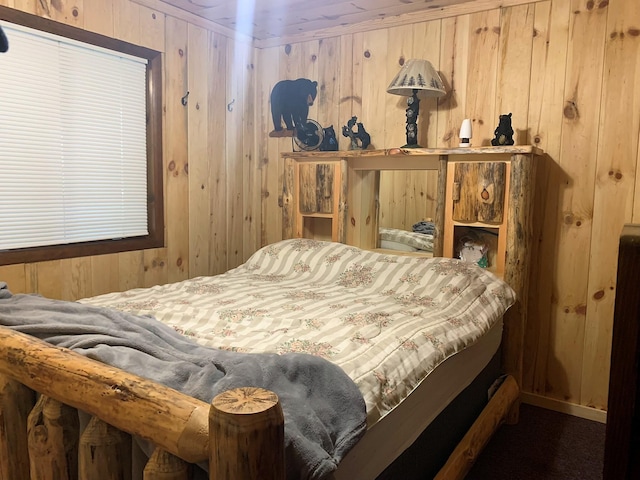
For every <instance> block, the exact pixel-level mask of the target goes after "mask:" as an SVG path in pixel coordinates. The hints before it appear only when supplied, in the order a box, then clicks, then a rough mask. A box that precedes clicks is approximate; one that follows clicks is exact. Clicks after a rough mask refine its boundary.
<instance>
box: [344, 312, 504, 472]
mask: <svg viewBox="0 0 640 480" xmlns="http://www.w3.org/2000/svg"><path fill="white" fill-rule="evenodd" d="M501 339H502V322H501V321H500V322H498V323H496V324H495V325H494V326H493V327H492V328H491V329H490V330H489V332H488V333H487V334H486V335H484V336H482V337H481V338H479V339H478V341H477V342H476V343H475V344H473V345H471V346H469V347H468V348H466V349H465V350H463V351H461V352H459V353H457V354H455V355H453V356H451V357H449V358H448V359H447V360H445V361H444V362H442V363H441V364H440V365H439V366H438V367H436V368H435V369H434V370H433V371H432V372H431V373H430V374H429V375H428V376H426V377H425V378H424V379H423V380H422V382H420V384H419V385H418V386H417V387H416V388H415V389H414V390H413V391H412V392H411V394H410V395H409V396H408V397H407V398H406V399H404V401H403V402H402V403H401V404H399V405H398V406H396V408H394V409H393V410H392V411H391V412H389V413H388V414H387V415H386V416H385V417H384V418H383V419H381V420H380V421H378V422H377V423H375V424H374V425H372V426H370V427H369V429H368V430H367V433H366V434H365V436H364V437H363V438H362V439H361V440H360V441H359V442H358V444H356V446H355V447H354V448H353V449H352V450H351V451H350V452H349V453H348V454H347V455H346V457H345V458H344V459H343V460H342V461H341V462H340V465H339V466H338V470H337V471H336V473H335V474H334V477H333V478H334V479H335V480H348V479H353V478H357V479H358V480H368V479H371V480H373V479H375V478H377V477H378V476H379V475H380V474H381V473H382V472H383V471H384V469H385V468H386V467H387V466H388V465H390V464H391V463H392V462H393V461H394V460H395V459H396V458H398V457H399V456H400V455H401V454H402V453H403V452H404V451H405V450H406V449H407V448H409V447H410V446H411V445H412V444H413V443H414V442H415V441H416V440H417V439H418V437H419V436H420V435H421V434H422V433H423V432H424V431H425V429H427V427H428V426H429V425H430V424H431V423H432V422H433V421H434V420H435V419H436V418H437V417H438V415H440V414H441V412H443V411H444V410H445V408H446V407H447V406H448V405H450V404H451V401H452V400H453V399H454V398H456V397H457V396H458V395H460V394H461V392H463V390H465V388H467V387H468V386H469V385H470V384H471V383H472V382H473V381H474V379H475V378H476V377H477V376H478V375H479V374H480V373H481V371H482V370H483V369H484V368H485V367H486V366H487V365H488V364H489V362H490V361H491V360H492V359H493V358H494V356H495V355H496V353H497V352H498V349H499V346H500V342H501ZM490 378H494V377H493V376H491V377H490ZM483 396H484V398H482V399H472V400H468V401H467V402H465V403H470V404H472V409H473V410H472V411H471V412H469V411H468V410H466V411H465V410H464V409H465V406H464V405H463V406H462V409H463V413H461V412H460V411H456V412H454V413H453V415H455V416H456V417H460V416H463V415H467V416H470V417H471V418H475V415H476V412H477V410H478V405H483V404H484V403H486V402H487V401H488V392H484V395H483ZM466 427H467V425H464V429H466ZM438 440H439V439H436V440H435V441H438ZM457 440H458V439H455V440H453V443H454V444H455V443H456V442H457ZM443 450H444V451H445V452H448V450H447V448H446V447H445V448H444V449H443ZM423 456H424V453H423ZM437 460H441V459H437ZM432 468H436V470H437V469H438V468H439V465H437V466H435V467H432ZM422 474H424V469H423V470H422ZM403 478H407V477H403Z"/></svg>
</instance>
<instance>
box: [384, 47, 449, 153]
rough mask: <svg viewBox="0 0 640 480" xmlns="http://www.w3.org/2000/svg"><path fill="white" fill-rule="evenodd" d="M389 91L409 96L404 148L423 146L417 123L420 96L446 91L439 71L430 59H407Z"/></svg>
mask: <svg viewBox="0 0 640 480" xmlns="http://www.w3.org/2000/svg"><path fill="white" fill-rule="evenodd" d="M387 93H393V94H394V95H403V96H406V97H409V98H408V99H407V144H406V145H404V146H403V147H402V148H421V147H420V145H418V125H417V122H418V111H419V105H420V97H422V98H426V97H441V96H443V95H444V94H445V93H446V92H445V90H444V85H443V84H442V80H441V79H440V76H439V75H438V72H437V71H436V69H435V68H433V65H431V62H429V61H428V60H419V59H411V60H407V61H406V62H405V64H404V65H403V66H402V68H401V69H400V71H399V72H398V74H397V75H396V76H395V78H394V79H393V80H392V82H391V84H389V86H388V87H387Z"/></svg>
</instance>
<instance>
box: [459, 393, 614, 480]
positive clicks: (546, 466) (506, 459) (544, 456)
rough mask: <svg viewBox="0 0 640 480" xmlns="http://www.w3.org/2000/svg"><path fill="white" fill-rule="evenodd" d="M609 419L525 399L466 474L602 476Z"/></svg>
mask: <svg viewBox="0 0 640 480" xmlns="http://www.w3.org/2000/svg"><path fill="white" fill-rule="evenodd" d="M605 429H606V427H605V425H604V424H603V423H599V422H594V421H590V420H585V419H583V418H578V417H575V416H571V415H565V414H562V413H558V412H554V411H551V410H547V409H544V408H539V407H534V406H531V405H525V404H523V405H522V407H521V410H520V422H519V423H518V424H517V425H502V426H501V427H500V428H499V429H498V431H497V432H496V433H495V435H494V436H493V438H492V439H491V441H490V442H489V444H488V445H487V446H486V447H485V449H484V451H483V452H482V454H481V455H480V458H479V459H478V461H477V462H476V464H475V465H474V467H473V468H472V470H471V471H470V472H469V474H468V475H467V477H466V480H534V479H535V480H602V468H603V460H604V438H605Z"/></svg>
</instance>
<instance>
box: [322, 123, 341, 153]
mask: <svg viewBox="0 0 640 480" xmlns="http://www.w3.org/2000/svg"><path fill="white" fill-rule="evenodd" d="M322 130H324V138H323V139H322V143H321V144H320V150H321V151H323V152H334V151H336V150H338V139H337V138H336V131H335V129H334V128H333V125H329V126H328V127H327V128H323V129H322Z"/></svg>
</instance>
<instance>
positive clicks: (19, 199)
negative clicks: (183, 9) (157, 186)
mask: <svg viewBox="0 0 640 480" xmlns="http://www.w3.org/2000/svg"><path fill="white" fill-rule="evenodd" d="M1 25H2V27H3V29H4V30H5V33H6V35H7V37H8V39H9V51H8V52H7V53H4V54H0V250H11V249H17V248H25V247H36V246H46V245H63V244H70V243H76V242H86V241H94V240H106V239H116V238H127V237H135V236H140V235H147V234H148V226H147V153H146V60H145V59H142V58H137V57H133V56H128V55H126V54H122V53H119V52H113V51H111V50H107V49H104V48H100V47H95V46H93V45H89V44H83V43H81V42H77V41H74V40H69V39H66V38H64V37H59V36H56V35H52V34H48V33H44V32H40V31H38V30H33V29H29V28H26V27H22V26H18V25H14V24H10V23H7V22H2V23H1Z"/></svg>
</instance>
